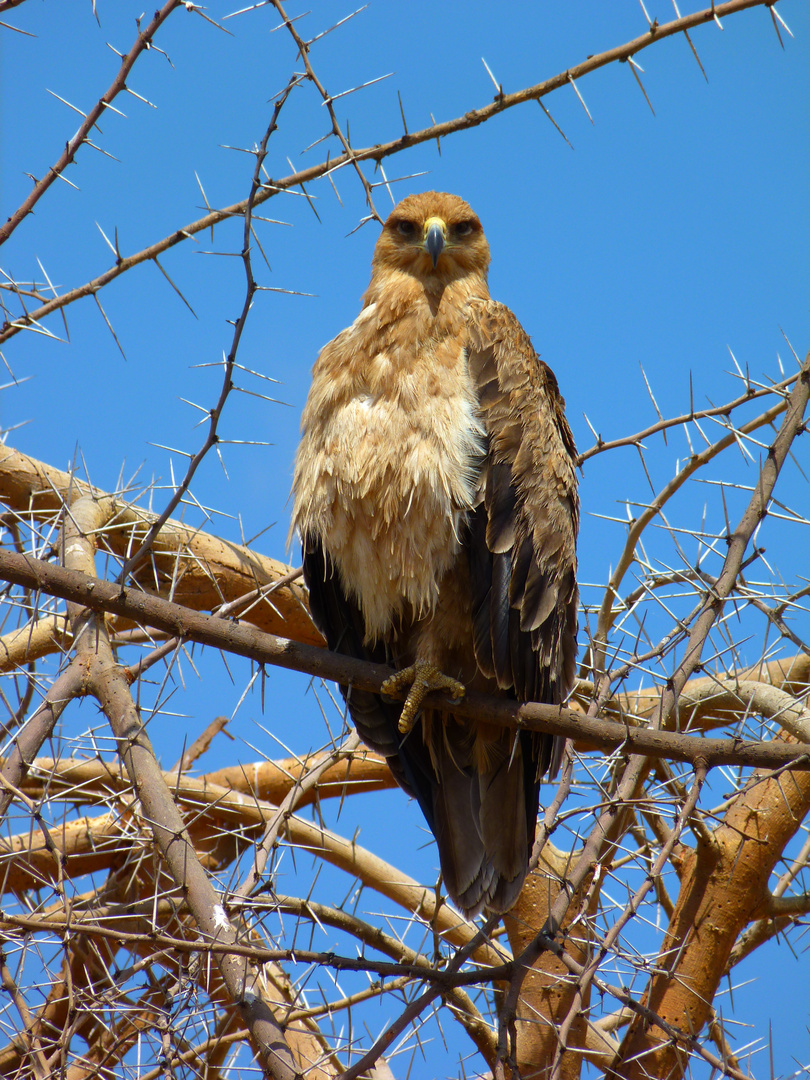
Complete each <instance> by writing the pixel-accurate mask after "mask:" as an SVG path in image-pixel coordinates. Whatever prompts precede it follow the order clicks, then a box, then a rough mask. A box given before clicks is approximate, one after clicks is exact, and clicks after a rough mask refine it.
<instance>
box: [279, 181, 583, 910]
mask: <svg viewBox="0 0 810 1080" xmlns="http://www.w3.org/2000/svg"><path fill="white" fill-rule="evenodd" d="M489 261H490V255H489V245H488V244H487V240H486V237H485V236H484V231H483V229H482V227H481V222H480V221H479V219H478V217H477V216H476V215H475V214H474V213H473V211H472V209H471V208H470V207H469V205H468V204H467V203H466V202H465V201H464V200H463V199H461V198H459V197H457V196H455V195H449V194H445V193H441V192H435V191H429V192H424V193H421V194H416V195H410V196H408V197H407V198H406V199H403V200H402V202H400V203H399V205H398V206H396V207H395V209H394V210H393V211H392V213H391V215H390V216H389V218H388V220H387V221H386V222H385V225H384V226H383V229H382V233H381V234H380V237H379V239H378V241H377V244H376V246H375V249H374V257H373V260H372V273H371V283H370V284H369V287H368V290H367V291H366V293H365V295H364V297H363V301H362V309H361V311H360V314H359V315H358V316H357V318H356V319H355V320H354V322H353V323H352V325H351V326H349V327H348V328H347V329H346V330H344V331H343V332H342V333H340V334H338V336H337V337H336V338H335V339H334V340H333V341H330V342H329V343H328V344H327V345H325V346H324V348H323V349H322V350H321V352H320V354H319V356H318V358H317V360H316V362H315V366H314V368H313V372H312V384H311V388H310V390H309V394H308V396H307V401H306V405H305V407H304V412H303V416H302V421H301V430H302V436H301V442H300V445H299V448H298V452H297V456H296V461H295V470H294V479H293V512H292V530H295V531H297V533H298V535H299V536H300V538H301V542H302V546H303V567H304V577H305V581H306V584H307V586H308V588H309V598H310V609H311V613H312V618H313V620H314V622H315V625H316V626H317V627H318V629H319V630H320V631H321V633H322V634H323V636H324V638H325V639H326V642H327V644H328V646H329V648H330V649H332V650H333V651H336V652H338V653H341V654H343V655H347V656H351V657H355V658H360V659H367V660H372V661H374V662H376V663H387V664H390V665H391V666H392V667H393V668H394V669H395V674H394V675H392V677H391V678H390V679H388V680H387V681H386V682H385V683H384V684H383V687H382V692H381V693H379V694H375V693H369V692H367V691H360V690H357V689H356V688H353V687H341V689H342V691H343V694H344V696H345V698H346V701H347V705H348V709H349V712H350V714H351V717H352V720H353V722H354V725H355V727H356V728H357V731H358V733H359V735H360V737H361V738H362V739H363V741H364V742H365V743H366V744H367V745H368V746H369V747H371V748H372V749H373V750H376V751H378V752H379V753H381V754H383V755H384V756H385V758H386V759H387V761H388V764H389V766H390V768H391V771H392V773H393V775H394V777H395V779H396V781H397V783H398V784H399V785H400V786H401V787H402V788H403V789H404V790H405V791H406V792H407V793H408V794H410V795H411V796H413V797H414V798H415V799H416V800H417V802H418V803H419V806H420V807H421V809H422V812H423V813H424V815H425V818H426V819H427V822H428V824H429V826H430V828H431V831H432V832H433V834H434V836H435V838H436V842H437V845H438V849H439V860H440V864H441V872H442V879H443V882H444V887H445V889H446V892H447V894H448V895H449V897H450V898H451V899H452V901H453V902H454V903H455V905H456V906H457V907H458V908H459V910H460V911H462V912H463V913H464V914H465V915H466V916H468V917H470V918H472V917H474V916H476V915H478V914H479V913H481V912H482V911H483V910H485V909H486V910H488V911H491V912H505V911H508V910H509V908H511V907H512V906H513V904H514V903H515V900H516V899H517V897H518V895H519V893H520V890H521V887H522V885H523V881H524V879H525V877H526V873H527V868H528V862H529V856H530V853H531V848H532V844H533V842H534V834H535V828H536V823H537V813H538V806H539V785H540V780H541V778H542V777H543V775H544V774H545V773H546V772H550V773H551V775H552V776H553V775H554V773H555V772H556V769H557V767H558V765H559V761H560V758H561V755H562V741H561V740H559V739H555V737H554V736H553V735H548V734H542V733H536V732H528V731H520V732H517V733H515V732H510V731H508V730H507V729H505V728H502V727H500V726H497V725H494V724H492V723H486V722H483V721H476V720H471V719H467V718H464V719H462V718H460V717H456V716H454V715H452V713H451V712H450V711H449V710H448V708H447V697H446V695H448V694H449V695H450V696H451V697H455V698H458V697H460V696H461V695H462V694H463V693H464V692H465V689H466V688H474V689H475V690H480V691H482V692H485V693H489V694H497V695H500V696H502V697H505V698H509V699H512V700H517V701H519V702H522V701H539V702H546V703H550V704H561V703H562V702H564V700H565V698H566V696H567V695H568V693H569V691H570V689H571V686H572V683H573V679H574V670H575V658H576V634H577V602H578V594H577V582H576V538H577V529H578V521H579V502H578V496H577V481H576V473H575V448H574V440H573V436H572V434H571V430H570V428H569V426H568V423H567V421H566V418H565V403H564V401H563V399H562V397H561V396H560V393H559V389H558V386H557V380H556V379H555V377H554V374H553V373H552V371H551V370H550V369H549V368H548V367H547V366H546V365H545V364H544V363H543V362H542V361H541V360H540V359H539V358H538V356H537V354H536V353H535V351H534V349H533V347H532V344H531V342H530V340H529V338H528V336H527V334H526V333H525V332H524V330H523V329H522V327H521V326H520V323H519V322H518V321H517V319H516V318H515V316H514V315H513V314H512V312H511V311H510V310H509V309H508V308H506V307H505V306H504V305H503V304H500V303H497V302H496V301H494V300H492V299H491V298H490V295H489V290H488V288H487V269H488V266H489ZM406 691H407V696H406V699H405V702H404V705H403V704H402V703H401V698H402V697H403V696H405V692H406ZM432 691H439V692H440V693H439V694H437V693H431V692H432ZM428 694H430V695H431V696H430V697H429V698H428V699H427V700H425V699H426V698H427V695H428ZM443 702H444V704H443Z"/></svg>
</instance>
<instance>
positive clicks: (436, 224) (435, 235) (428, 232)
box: [424, 217, 447, 270]
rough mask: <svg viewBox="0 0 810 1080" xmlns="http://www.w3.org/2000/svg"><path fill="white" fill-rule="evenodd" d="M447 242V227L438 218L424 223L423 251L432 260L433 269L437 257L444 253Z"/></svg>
mask: <svg viewBox="0 0 810 1080" xmlns="http://www.w3.org/2000/svg"><path fill="white" fill-rule="evenodd" d="M446 241H447V225H445V223H444V221H443V220H442V219H441V218H440V217H431V218H428V219H427V221H426V222H425V240H424V243H425V251H426V252H427V253H428V255H429V256H430V257H431V259H432V260H433V269H434V270H435V269H436V265H437V263H438V261H439V256H440V255H441V253H442V252H443V251H444V245H445V243H446Z"/></svg>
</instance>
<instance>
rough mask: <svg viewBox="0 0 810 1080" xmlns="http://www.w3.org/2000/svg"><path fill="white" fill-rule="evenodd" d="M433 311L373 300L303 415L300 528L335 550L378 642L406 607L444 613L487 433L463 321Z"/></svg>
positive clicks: (329, 352) (326, 353) (296, 513)
mask: <svg viewBox="0 0 810 1080" xmlns="http://www.w3.org/2000/svg"><path fill="white" fill-rule="evenodd" d="M420 314H421V315H422V316H423V317H422V318H420ZM424 316H425V313H424V312H421V313H420V312H419V310H418V309H417V310H416V311H414V310H413V309H410V310H408V311H407V312H406V313H404V314H403V316H402V317H401V318H399V319H396V320H393V321H387V320H386V321H381V319H380V315H379V312H378V310H377V305H376V304H370V305H368V306H367V307H366V308H364V309H363V311H362V312H361V313H360V315H359V316H358V318H357V319H356V320H355V322H354V324H353V325H352V326H351V327H349V328H348V329H347V330H344V331H343V333H342V334H340V335H338V337H337V338H335V339H334V341H331V342H330V343H329V344H328V345H326V346H325V347H324V349H323V350H322V352H321V354H320V356H319V358H318V361H317V363H316V365H315V368H314V371H313V381H312V388H311V390H310V394H309V398H308V401H307V406H306V408H305V410H304V416H303V421H302V427H303V436H302V440H301V445H300V448H299V451H298V457H297V459H296V467H295V480H294V485H293V489H294V493H295V505H294V509H293V524H294V527H295V528H297V529H298V531H299V533H300V534H301V535H302V537H306V536H310V537H312V538H313V539H317V540H318V541H319V542H320V544H321V545H322V546H323V548H324V549H325V551H326V552H327V554H328V555H329V556H330V558H331V560H332V563H333V564H334V566H335V567H336V568H337V570H338V572H339V573H340V576H341V580H342V584H343V586H344V588H345V589H346V591H347V592H348V593H349V594H350V595H353V596H355V597H356V598H357V600H358V601H359V604H360V607H361V610H362V611H363V615H364V619H365V624H366V630H367V634H368V636H369V638H377V637H381V636H385V634H386V632H387V631H388V630H389V629H390V627H391V625H392V622H393V621H394V620H395V619H396V617H397V616H398V615H399V614H401V613H402V612H403V610H404V608H405V606H406V605H407V606H408V607H410V608H411V609H412V611H413V613H414V614H416V615H420V616H421V615H427V614H429V613H430V612H431V611H432V610H433V607H434V605H435V603H436V600H437V598H438V594H439V585H440V582H441V580H442V578H443V577H444V575H445V574H446V573H447V571H448V570H449V569H450V568H451V566H452V565H453V563H454V562H455V560H456V558H457V557H458V554H459V551H460V533H461V530H462V528H463V524H464V519H465V517H466V514H467V512H468V511H469V510H470V509H471V508H472V506H473V503H474V500H475V495H476V482H477V477H478V470H479V465H480V460H481V456H482V453H483V430H482V427H481V424H480V421H479V419H478V414H477V399H476V395H475V392H474V388H473V386H472V382H471V379H470V375H469V372H468V369H467V361H466V352H465V348H464V325H463V321H462V320H461V319H460V318H458V317H456V318H455V319H448V320H442V319H433V318H428V317H424Z"/></svg>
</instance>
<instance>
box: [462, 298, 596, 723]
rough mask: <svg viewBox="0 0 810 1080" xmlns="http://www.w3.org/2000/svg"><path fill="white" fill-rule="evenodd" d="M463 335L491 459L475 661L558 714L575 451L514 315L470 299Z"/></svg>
mask: <svg viewBox="0 0 810 1080" xmlns="http://www.w3.org/2000/svg"><path fill="white" fill-rule="evenodd" d="M467 328H468V333H469V345H468V364H469V370H470V373H471V375H472V377H473V379H474V381H475V384H476V388H477V390H478V395H479V411H480V416H481V419H482V421H483V425H484V430H485V433H486V451H487V452H486V456H485V459H484V462H483V465H482V470H481V478H480V484H479V499H480V503H479V506H478V507H477V508H476V511H475V513H474V515H473V519H474V526H477V527H473V528H471V530H470V534H469V536H470V540H469V543H470V572H471V578H472V588H473V611H474V616H475V649H476V660H477V661H478V663H479V665H480V666H481V668H482V670H485V671H488V672H492V673H493V674H495V675H496V677H497V679H498V684H499V685H500V686H502V687H504V688H506V687H509V686H511V687H512V688H513V691H514V693H515V696H516V697H517V698H518V699H519V700H522V701H526V700H530V701H531V700H541V701H546V702H548V703H550V704H556V703H558V702H562V701H563V700H564V699H565V696H566V695H567V693H568V692H569V690H570V688H571V684H572V681H573V676H574V660H575V655H576V610H577V602H578V595H577V587H576V534H577V528H578V515H579V508H578V501H577V493H576V475H575V471H574V469H575V466H574V456H575V452H576V451H575V448H574V441H573V437H572V435H571V430H570V428H569V427H568V423H567V421H566V419H565V413H564V403H563V400H562V398H561V397H560V393H559V390H558V387H557V380H556V379H555V378H554V375H553V373H552V372H551V370H550V369H549V368H548V367H546V365H545V364H544V363H543V362H542V361H541V360H540V359H539V357H538V356H537V354H536V353H535V351H534V349H533V348H532V344H531V342H530V340H529V338H528V336H527V335H526V333H525V332H524V331H523V329H522V327H521V326H520V324H519V323H518V321H517V319H516V318H515V317H514V315H513V314H512V313H511V311H509V309H508V308H506V307H504V306H503V304H498V303H496V302H494V301H491V300H488V301H472V302H471V303H470V305H469V308H468V319H467ZM482 506H483V508H484V510H485V513H486V518H487V521H486V528H482V527H481V524H480V523H479V522H477V520H476V519H477V518H478V517H479V515H480V514H481V512H482V511H481V508H482ZM482 540H483V542H484V544H485V547H482ZM487 562H489V564H490V568H489V569H487V568H486V564H487ZM487 612H488V614H487ZM486 627H488V628H489V640H487V639H486V630H485V628H486Z"/></svg>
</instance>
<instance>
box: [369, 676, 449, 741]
mask: <svg viewBox="0 0 810 1080" xmlns="http://www.w3.org/2000/svg"><path fill="white" fill-rule="evenodd" d="M406 686H410V690H409V691H408V696H407V697H406V698H405V704H404V705H403V706H402V712H401V714H400V717H399V731H400V734H401V735H407V733H408V732H409V731H410V730H411V728H412V727H413V725H414V722H415V721H416V717H417V715H418V713H419V710H420V709H421V708H422V702H423V701H424V700H425V698H426V697H427V695H428V694H429V693H431V692H432V691H433V690H446V691H447V693H448V694H449V695H450V697H452V698H454V699H456V700H458V699H459V698H462V697H464V694H465V692H466V691H465V686H464V683H460V682H459V681H458V679H451V678H450V676H449V675H445V674H444V673H443V672H441V671H439V669H438V668H437V667H434V666H433V664H430V663H428V661H427V660H417V661H416V663H415V664H411V666H410V667H406V668H403V669H402V671H398V672H397V673H396V675H392V676H391V677H390V679H386V680H385V682H384V683H383V684H382V687H381V690H382V692H383V693H384V694H390V695H392V696H394V697H396V696H397V695H398V694H401V693H402V691H403V690H404V689H405V687H406Z"/></svg>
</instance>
